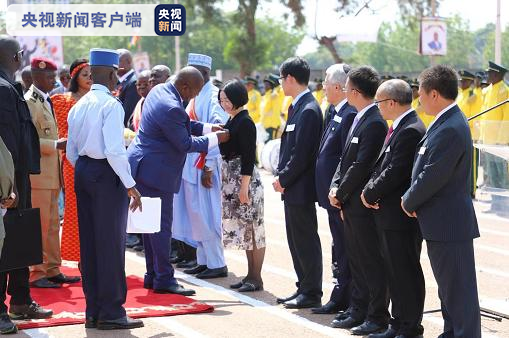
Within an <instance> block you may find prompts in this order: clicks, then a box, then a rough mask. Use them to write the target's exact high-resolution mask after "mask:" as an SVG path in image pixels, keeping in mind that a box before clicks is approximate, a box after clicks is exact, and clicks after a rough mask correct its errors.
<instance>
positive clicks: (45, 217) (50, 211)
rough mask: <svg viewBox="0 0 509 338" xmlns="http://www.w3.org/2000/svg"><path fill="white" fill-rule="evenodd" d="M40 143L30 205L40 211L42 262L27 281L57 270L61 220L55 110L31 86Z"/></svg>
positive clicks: (28, 98) (31, 104) (30, 100)
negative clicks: (38, 164) (38, 162)
mask: <svg viewBox="0 0 509 338" xmlns="http://www.w3.org/2000/svg"><path fill="white" fill-rule="evenodd" d="M25 100H26V101H27V104H28V108H29V109H30V114H31V115H32V120H33V122H34V125H35V127H36V129H37V133H38V134H39V141H40V144H41V174H40V175H31V176H30V182H31V184H32V206H33V207H34V208H39V209H40V210H41V231H42V249H43V263H42V264H39V265H36V266H32V267H31V268H30V270H31V273H30V281H31V282H32V281H36V280H39V279H41V278H45V277H46V278H47V277H54V276H56V275H58V274H59V273H60V266H61V265H62V259H61V257H60V222H59V217H58V195H59V193H60V188H61V187H62V175H61V170H60V157H59V152H58V150H57V149H56V147H55V144H56V142H55V141H56V140H58V130H57V124H56V120H55V116H54V113H53V111H52V109H51V107H50V105H49V102H47V101H46V100H45V99H44V96H43V94H42V92H41V91H40V90H39V89H37V88H36V87H35V86H34V85H32V86H31V87H30V88H29V89H28V91H27V92H26V93H25Z"/></svg>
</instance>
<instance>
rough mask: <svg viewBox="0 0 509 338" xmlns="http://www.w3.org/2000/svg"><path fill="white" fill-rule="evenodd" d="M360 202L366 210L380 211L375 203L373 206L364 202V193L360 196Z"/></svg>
mask: <svg viewBox="0 0 509 338" xmlns="http://www.w3.org/2000/svg"><path fill="white" fill-rule="evenodd" d="M361 201H362V204H364V206H365V207H366V208H368V209H380V206H379V205H378V203H375V204H369V203H368V202H367V201H366V197H364V193H362V194H361Z"/></svg>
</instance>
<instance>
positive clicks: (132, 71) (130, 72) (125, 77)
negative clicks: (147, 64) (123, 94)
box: [118, 69, 134, 83]
mask: <svg viewBox="0 0 509 338" xmlns="http://www.w3.org/2000/svg"><path fill="white" fill-rule="evenodd" d="M132 73H134V69H131V70H130V71H128V72H127V73H125V74H124V75H122V76H121V77H120V78H119V79H118V81H120V83H122V82H124V80H125V79H127V77H128V76H129V75H131V74H132Z"/></svg>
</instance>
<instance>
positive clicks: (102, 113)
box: [66, 84, 136, 188]
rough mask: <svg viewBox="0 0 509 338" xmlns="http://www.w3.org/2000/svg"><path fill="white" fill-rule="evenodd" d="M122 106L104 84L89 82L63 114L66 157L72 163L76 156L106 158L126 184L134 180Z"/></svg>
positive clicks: (133, 183)
mask: <svg viewBox="0 0 509 338" xmlns="http://www.w3.org/2000/svg"><path fill="white" fill-rule="evenodd" d="M124 114H125V113H124V109H123V108H122V104H121V103H120V101H118V100H117V99H116V98H115V97H113V95H111V93H110V91H109V90H108V88H106V87H105V86H103V85H100V84H93V85H92V90H90V92H88V93H87V94H85V96H83V97H82V98H81V99H80V100H79V101H78V103H76V104H75V105H74V107H72V109H71V111H70V112H69V117H68V118H67V123H68V125H69V135H68V140H67V149H66V151H67V159H68V160H69V162H71V164H72V165H73V166H75V165H76V161H77V160H78V157H79V156H88V157H90V158H93V159H97V160H100V159H105V158H106V159H107V160H108V163H109V164H110V166H111V168H112V169H113V170H114V171H115V173H116V174H117V175H118V176H119V177H120V179H121V180H122V183H123V184H124V186H125V187H126V188H132V187H134V185H135V184H136V182H135V181H134V179H133V178H132V176H131V167H130V166H129V162H128V161H127V153H126V149H125V146H124Z"/></svg>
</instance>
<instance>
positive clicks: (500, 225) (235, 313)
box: [13, 174, 509, 338]
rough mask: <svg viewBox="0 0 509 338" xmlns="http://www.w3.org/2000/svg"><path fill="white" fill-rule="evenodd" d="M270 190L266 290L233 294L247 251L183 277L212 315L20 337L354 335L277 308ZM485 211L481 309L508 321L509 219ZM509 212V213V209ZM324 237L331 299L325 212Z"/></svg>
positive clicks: (279, 218) (429, 288)
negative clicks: (220, 272) (225, 272)
mask: <svg viewBox="0 0 509 338" xmlns="http://www.w3.org/2000/svg"><path fill="white" fill-rule="evenodd" d="M263 180H264V183H265V226H266V233H267V253H266V260H265V265H264V273H263V278H264V283H265V291H261V292H257V293H250V294H240V293H237V292H233V291H231V290H230V289H229V288H228V285H229V284H231V283H232V282H236V281H238V280H239V277H242V276H244V274H245V273H246V260H245V256H244V253H243V252H241V251H227V252H226V257H227V262H228V269H229V271H230V273H229V276H228V277H227V278H222V279H217V280H213V281H211V282H207V281H201V280H198V279H195V278H193V277H190V276H187V275H184V274H183V273H178V276H177V277H179V279H180V282H181V283H182V284H184V285H185V286H187V287H192V288H195V289H196V290H197V295H196V297H194V298H195V299H197V300H200V301H203V302H207V303H209V304H212V305H214V306H215V308H216V310H215V311H214V312H213V313H209V314H202V315H186V316H177V317H164V318H151V319H145V320H144V323H145V327H144V328H141V329H136V330H132V331H130V332H129V331H116V332H104V331H97V330H85V328H84V326H83V325H74V326H63V327H56V328H47V329H39V330H26V331H20V333H18V334H17V335H16V336H13V337H27V336H30V337H152V338H162V337H310V336H313V337H322V336H335V337H346V336H350V334H349V332H348V331H345V330H341V329H333V328H330V327H329V323H330V322H331V320H332V318H333V316H332V315H313V314H311V313H310V311H309V310H286V309H284V308H283V307H282V306H280V305H277V304H276V301H275V298H276V296H281V295H287V294H290V293H292V292H293V291H294V290H295V286H294V283H295V273H294V272H293V268H292V264H291V259H290V253H289V251H288V247H287V244H286V234H285V230H284V217H283V208H282V207H283V204H282V202H281V201H280V199H279V196H278V195H277V194H276V193H274V192H273V190H272V188H271V184H270V183H271V177H270V175H268V174H264V175H263ZM486 207H487V206H486V205H485V204H482V203H476V209H477V211H478V218H479V223H480V228H481V234H482V237H481V238H480V239H477V240H476V241H475V248H476V259H477V261H476V263H477V271H478V275H477V278H478V285H479V293H480V299H481V306H484V307H486V308H489V309H492V310H496V311H498V312H502V313H505V314H509V248H508V246H509V220H507V219H502V218H499V217H497V216H495V215H491V214H486V213H483V212H482V210H485V209H486ZM508 207H509V206H508ZM318 217H319V232H320V237H321V241H322V248H323V258H324V270H325V271H324V273H325V276H324V295H325V296H324V298H323V301H324V302H326V301H327V300H328V296H329V294H330V290H331V288H332V280H331V271H330V269H329V268H328V267H329V266H330V242H331V236H330V233H329V230H328V224H327V216H326V213H325V212H324V211H323V210H319V215H318ZM421 261H422V265H423V269H424V271H425V277H426V306H425V310H432V309H437V308H438V307H439V302H438V297H437V286H436V283H435V281H434V279H433V275H432V273H431V268H430V264H429V260H428V257H427V254H426V251H425V249H424V250H423V252H422V255H421ZM143 263H144V259H143V257H142V256H139V255H138V254H136V253H134V252H128V253H127V259H126V264H127V267H126V268H127V273H128V274H136V275H139V276H142V275H143V273H144V264H143ZM442 324H443V322H442V319H441V316H440V314H430V315H425V316H424V320H423V325H424V327H425V337H436V336H438V334H440V332H441V327H442ZM482 330H483V337H509V320H503V321H502V322H498V321H495V320H493V319H489V318H486V317H483V318H482Z"/></svg>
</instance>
